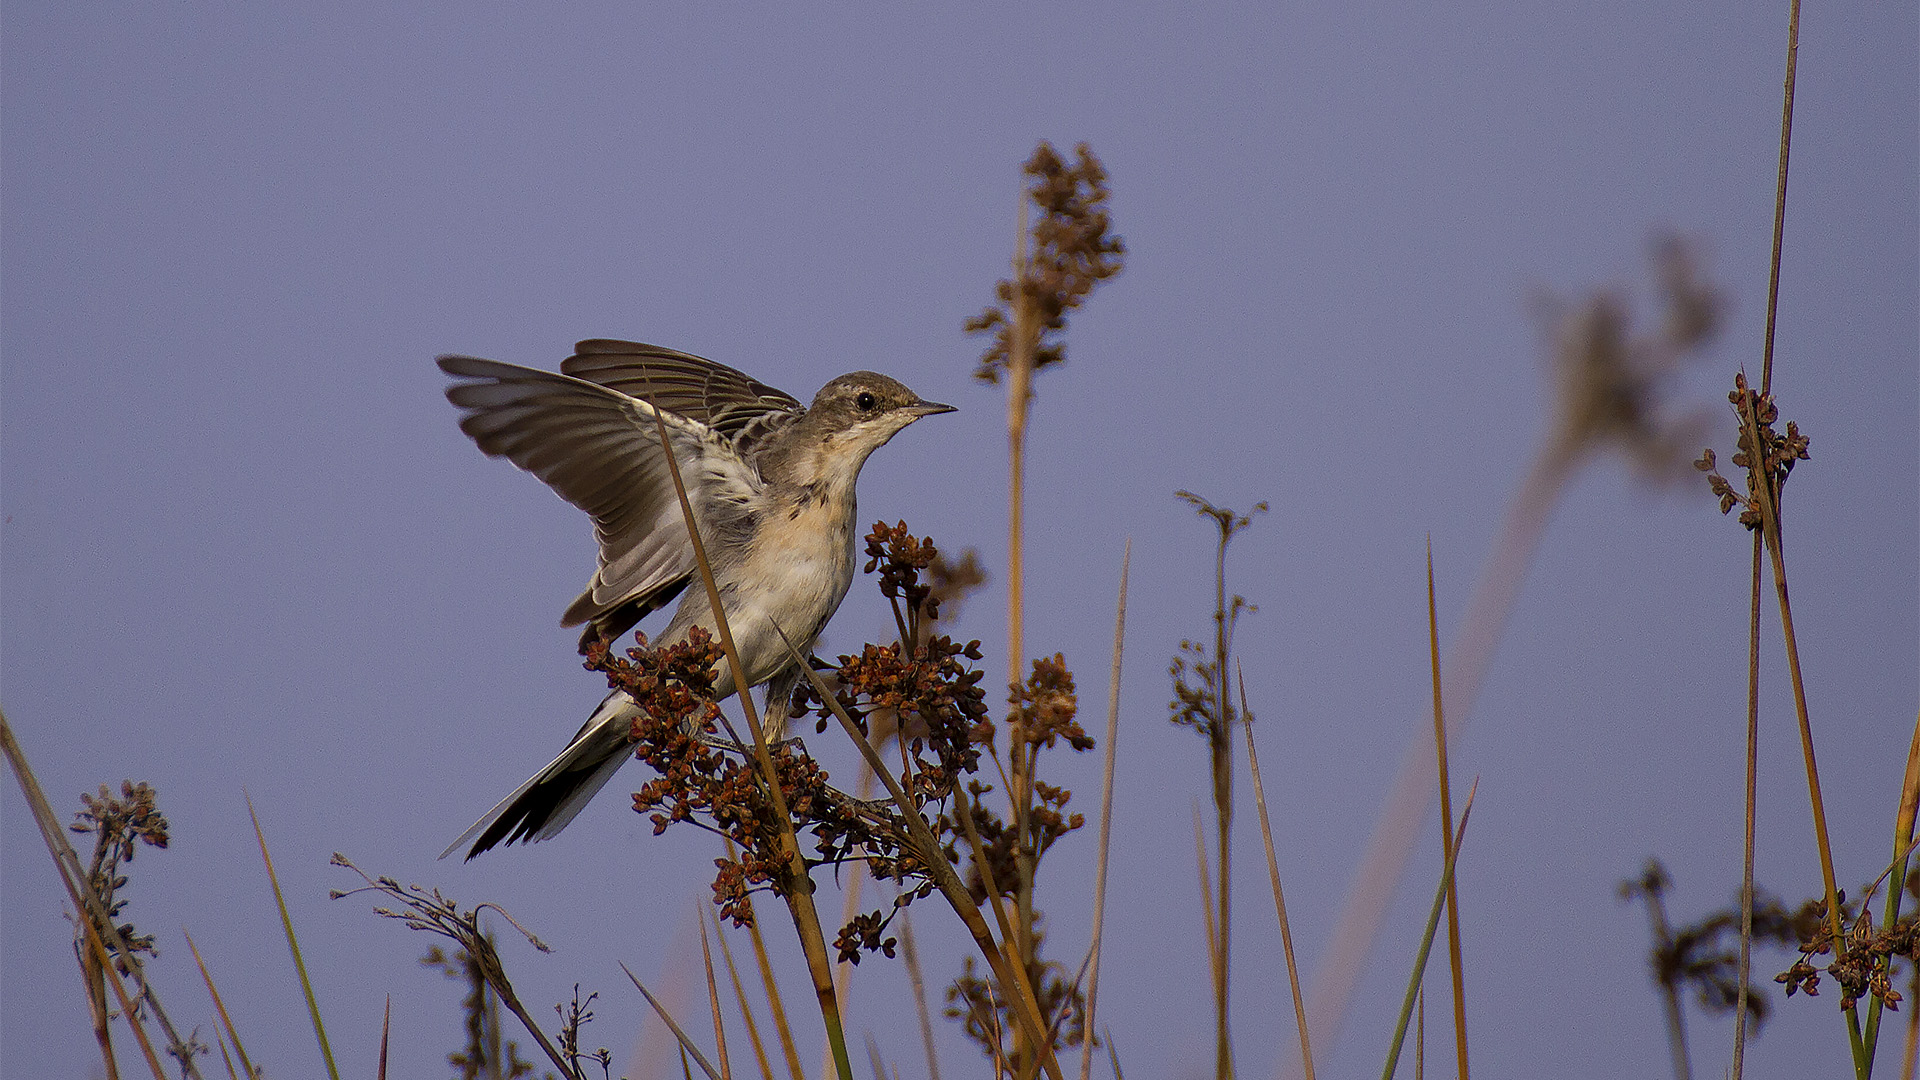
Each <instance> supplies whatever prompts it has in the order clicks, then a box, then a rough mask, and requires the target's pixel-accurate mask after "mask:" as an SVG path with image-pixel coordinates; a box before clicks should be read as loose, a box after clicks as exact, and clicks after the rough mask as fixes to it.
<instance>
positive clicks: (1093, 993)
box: [1080, 537, 1133, 1080]
mask: <svg viewBox="0 0 1920 1080" xmlns="http://www.w3.org/2000/svg"><path fill="white" fill-rule="evenodd" d="M1132 566H1133V538H1132V537H1128V538H1127V543H1126V547H1125V548H1124V549H1122V551H1121V553H1120V596H1119V599H1117V600H1116V601H1115V602H1114V614H1113V668H1112V670H1111V671H1110V672H1109V673H1108V676H1107V753H1106V762H1105V764H1104V765H1103V766H1102V769H1101V775H1100V854H1099V857H1098V861H1097V863H1096V865H1095V869H1094V876H1093V933H1092V935H1091V940H1090V943H1089V945H1088V957H1089V961H1088V971H1087V1018H1086V1027H1085V1033H1086V1034H1085V1037H1083V1038H1082V1039H1081V1040H1080V1080H1087V1078H1088V1077H1089V1076H1090V1075H1091V1074H1092V1072H1093V1030H1094V1029H1093V1025H1094V1018H1095V1015H1096V1013H1095V1009H1096V1008H1098V1006H1099V1004H1100V942H1101V936H1100V934H1101V929H1102V927H1103V926H1104V925H1105V922H1106V915H1107V865H1108V862H1109V855H1110V854H1111V853H1112V850H1113V843H1112V840H1113V761H1114V754H1115V752H1116V750H1117V747H1116V745H1115V743H1116V741H1117V740H1118V739H1119V737H1120V658H1121V656H1122V655H1123V654H1124V653H1125V651H1126V642H1127V577H1128V573H1129V571H1130V569H1131V568H1132Z"/></svg>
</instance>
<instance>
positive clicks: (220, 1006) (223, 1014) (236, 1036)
mask: <svg viewBox="0 0 1920 1080" xmlns="http://www.w3.org/2000/svg"><path fill="white" fill-rule="evenodd" d="M181 934H182V936H184V937H185V938H186V939H187V948H188V949H190V950H192V952H193V962H194V963H195V964H197V965H199V967H200V978H201V980H202V981H203V982H205V983H206V984H207V994H208V995H209V996H210V997H212V998H213V1009H214V1011H215V1012H217V1013H219V1014H220V1026H221V1027H222V1028H225V1029H226V1032H227V1038H228V1039H229V1040H231V1041H232V1043H233V1052H234V1053H235V1054H237V1055H239V1057H240V1068H241V1069H242V1070H244V1071H245V1072H246V1074H247V1077H248V1080H252V1078H253V1076H254V1075H255V1070H254V1067H253V1062H252V1061H250V1060H248V1058H247V1048H246V1047H245V1046H243V1045H241V1043H240V1033H239V1032H238V1031H235V1030H234V1028H233V1017H231V1016H229V1015H227V1004H226V1002H224V1001H221V1000H220V991H219V990H217V989H215V988H214V985H213V976H212V975H211V974H209V973H208V971H207V962H206V961H205V960H202V959H201V958H200V947H199V946H197V945H195V944H194V943H193V935H192V934H188V933H187V932H186V931H184V930H183V931H181ZM223 1052H224V1051H223Z"/></svg>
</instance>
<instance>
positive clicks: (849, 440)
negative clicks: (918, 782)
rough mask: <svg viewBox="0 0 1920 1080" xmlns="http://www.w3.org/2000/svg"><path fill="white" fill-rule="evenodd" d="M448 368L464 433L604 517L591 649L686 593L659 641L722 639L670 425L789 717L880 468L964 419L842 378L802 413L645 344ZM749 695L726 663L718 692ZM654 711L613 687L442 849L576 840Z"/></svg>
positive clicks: (705, 532) (761, 661) (747, 630)
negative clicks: (568, 833)
mask: <svg viewBox="0 0 1920 1080" xmlns="http://www.w3.org/2000/svg"><path fill="white" fill-rule="evenodd" d="M440 369H441V370H442V371H445V372H446V373H447V374H449V375H451V376H453V377H454V378H455V380H456V381H455V382H454V383H453V385H451V386H449V387H448V388H447V400H448V401H451V402H452V403H453V404H454V405H455V406H456V407H458V408H459V409H460V410H461V417H460V429H461V430H462V431H464V432H466V433H467V434H468V435H469V436H471V437H472V438H473V441H474V442H475V443H477V444H478V445H479V447H480V449H481V450H482V451H484V452H485V453H487V454H488V455H489V456H492V457H504V458H506V459H508V460H509V461H512V462H513V463H514V464H515V465H518V466H520V467H521V468H522V469H525V470H527V471H528V472H530V473H532V474H534V475H535V476H538V477H539V478H540V479H542V480H544V481H546V483H547V485H548V486H549V487H551V488H553V490H554V491H555V493H557V494H558V495H559V496H560V497H561V498H563V499H565V500H567V501H568V502H570V503H572V504H573V505H575V506H577V507H579V508H580V509H582V510H584V511H586V512H587V513H588V514H589V515H590V516H592V518H593V524H594V535H595V536H596V538H597V539H598V540H599V543H600V562H599V567H598V569H597V570H596V571H595V572H594V575H593V580H592V581H590V582H588V584H587V588H586V590H585V591H584V592H582V593H581V594H580V596H579V598H578V599H576V600H574V602H573V604H572V605H571V606H569V607H568V608H567V612H566V615H565V616H564V617H563V618H562V620H561V625H563V626H580V625H583V624H584V625H585V627H586V629H585V630H584V631H583V632H582V634H581V638H580V649H581V651H582V652H583V653H584V652H585V651H586V650H587V647H588V646H589V645H591V644H593V643H594V642H596V641H605V642H612V641H613V640H614V639H616V638H618V637H619V636H620V635H621V634H624V633H626V632H627V631H628V630H629V629H631V628H632V627H633V626H634V624H635V623H637V622H639V621H640V619H641V618H643V617H645V616H646V615H647V614H648V613H650V612H653V611H655V610H657V609H659V608H662V607H665V606H666V605H667V604H669V603H672V602H673V601H674V600H675V599H676V598H678V599H679V601H680V603H679V606H678V607H676V608H675V609H674V612H673V617H672V618H671V619H670V620H669V621H668V623H667V626H666V629H665V630H663V631H662V632H661V633H660V636H659V637H658V638H656V639H655V644H657V645H661V646H665V645H673V644H678V643H680V642H682V641H685V640H686V637H687V635H688V633H689V632H690V631H692V629H693V628H694V627H696V626H699V627H703V628H705V629H706V630H707V631H708V632H709V633H714V634H716V636H717V633H718V629H717V627H716V625H715V619H714V617H713V609H712V606H711V604H710V603H709V602H708V599H707V591H706V589H704V588H701V587H699V586H698V583H697V582H694V578H695V577H696V576H697V570H696V567H695V560H694V553H693V543H692V540H691V539H690V538H689V537H688V534H687V527H686V523H685V519H684V517H683V516H682V514H681V510H680V503H679V499H678V497H677V496H676V495H675V493H674V489H673V481H672V479H671V476H670V475H669V472H668V463H667V460H666V457H665V455H664V453H663V451H662V449H661V445H660V438H659V434H658V428H657V426H656V419H655V418H656V417H658V418H659V420H660V421H664V423H665V425H666V429H667V442H668V443H669V444H670V445H671V446H672V447H673V454H674V457H675V459H676V460H677V461H678V462H679V465H680V471H681V475H682V481H683V483H684V484H685V486H686V490H687V499H688V501H689V502H690V503H691V504H692V507H693V517H694V520H695V521H696V522H697V523H698V525H699V529H700V539H701V543H702V544H703V545H704V546H705V548H706V551H707V559H708V562H709V564H710V565H711V567H712V569H713V576H714V583H715V584H716V585H717V586H718V589H719V595H720V603H721V606H722V608H723V609H724V610H725V611H726V617H727V624H728V627H729V628H730V629H731V630H732V632H733V640H734V644H735V647H736V649H737V650H738V651H739V654H740V663H741V665H742V667H743V668H744V670H745V671H746V678H747V684H748V686H749V687H754V686H763V685H764V686H765V687H766V697H767V701H768V710H767V711H768V713H769V714H772V715H774V716H778V715H781V714H784V712H785V702H786V700H787V699H788V697H790V696H791V694H792V692H793V688H794V686H795V685H796V684H797V683H798V680H799V678H800V669H799V667H798V665H796V664H795V663H794V662H793V659H792V657H793V653H792V652H790V651H789V649H788V645H787V643H786V641H784V640H782V635H784V636H785V638H786V639H787V640H790V641H792V642H793V643H794V644H793V649H794V650H795V651H797V652H798V653H799V654H800V655H801V656H806V655H807V654H808V653H809V652H810V650H811V649H812V647H813V644H814V641H815V640H816V639H817V638H818V637H819V636H820V631H821V630H822V629H823V628H824V627H825V626H826V624H827V620H828V619H831V618H832V617H833V613H834V611H835V610H837V609H838V608H839V607H840V601H841V600H842V599H843V598H845V597H846V595H847V586H848V585H850V584H852V582H853V557H854V553H853V541H854V519H855V515H856V513H857V511H856V509H855V506H854V492H853V488H854V481H855V480H857V479H858V478H859V476H860V468H861V466H862V465H865V464H866V461H867V457H868V456H869V455H871V454H872V453H873V452H874V451H875V450H877V449H879V448H880V447H881V446H883V445H885V444H886V442H887V440H888V439H891V438H893V436H894V435H895V434H896V433H898V432H899V431H900V429H901V428H904V427H906V426H907V425H908V424H911V423H913V422H914V421H915V420H918V419H919V418H921V417H923V416H931V415H933V414H934V413H943V412H952V411H953V406H951V405H941V404H938V403H935V402H930V401H922V400H921V399H920V398H919V396H918V395H916V394H915V393H914V392H913V391H911V390H909V389H907V388H906V387H905V386H902V385H901V384H900V383H898V382H896V381H894V380H893V379H890V378H888V377H887V376H885V375H876V374H874V373H873V372H871V371H856V372H854V373H853V374H851V375H842V376H840V377H839V378H837V379H835V380H833V381H832V382H830V383H828V384H827V385H826V386H824V387H822V388H821V389H820V392H819V393H818V394H816V395H814V399H813V404H812V405H809V406H806V407H804V408H803V407H802V406H801V404H800V402H799V401H798V400H797V399H795V398H793V397H791V396H789V395H787V394H784V393H781V392H780V391H778V390H775V389H774V388H773V387H771V386H767V385H766V384H764V383H761V382H757V381H755V380H754V379H752V378H749V377H748V376H746V375H744V374H742V373H740V372H738V371H735V370H733V369H732V368H729V367H724V366H722V365H720V364H716V363H714V362H713V361H711V360H706V359H702V358H701V357H698V356H692V355H689V354H687V353H683V352H675V351H674V350H672V349H662V348H659V347H657V346H653V345H641V344H637V343H635V342H630V341H605V340H593V341H583V342H580V343H579V344H578V345H576V346H575V347H574V355H573V356H571V357H569V358H568V359H567V360H566V361H565V362H564V363H562V364H561V365H560V373H559V374H555V373H553V372H550V371H540V370H538V369H535V368H526V367H520V366H519V365H517V364H503V363H500V362H498V361H495V360H481V359H478V358H477V357H471V356H442V357H441V358H440ZM690 583H692V584H694V586H695V587H693V588H688V585H689V584H690ZM734 689H735V688H734V681H733V673H732V671H731V670H730V669H729V668H725V667H723V668H721V669H720V671H719V672H718V678H717V680H716V682H715V685H714V694H715V696H716V698H725V697H726V696H727V695H728V694H731V693H733V692H734ZM638 713H639V708H638V706H637V705H636V704H635V702H634V701H633V699H632V698H631V697H629V696H627V694H626V692H625V691H621V690H616V691H614V692H613V693H612V694H610V695H608V696H607V698H606V700H604V701H602V702H601V703H600V707H599V708H597V709H595V710H594V712H593V715H592V716H591V717H589V718H588V719H587V722H586V725H585V726H584V727H582V728H581V729H580V731H579V733H578V734H576V735H575V736H574V737H573V739H572V740H571V741H570V742H568V743H567V746H566V749H565V750H563V751H561V753H560V756H559V757H557V758H554V759H553V761H552V763H551V764H549V765H548V766H547V767H546V768H544V769H541V770H540V771H539V772H537V773H535V774H534V775H533V777H532V778H531V779H529V780H528V781H527V782H526V783H524V784H522V785H520V787H519V788H517V789H516V790H515V791H514V792H513V793H512V794H511V795H508V796H507V797H506V798H505V799H502V800H501V801H500V802H499V804H498V805H496V806H495V807H494V808H493V809H492V810H489V811H487V813H486V815H485V816H484V817H482V818H481V819H480V820H479V821H477V822H474V824H473V827H472V828H470V829H468V830H467V831H466V832H465V833H463V834H462V835H461V836H460V838H459V839H458V840H455V841H454V842H453V844H452V845H451V846H450V847H448V848H447V850H446V851H444V852H442V853H441V854H440V857H441V858H443V859H444V858H446V857H447V856H448V855H451V854H452V853H453V852H454V851H456V850H458V849H459V848H460V847H461V846H462V845H464V844H466V843H467V842H468V841H470V840H471V841H472V842H473V846H472V847H471V848H469V849H468V851H467V858H469V859H471V858H473V857H474V856H475V855H478V854H480V853H481V852H483V851H485V850H487V849H488V848H491V847H493V846H494V845H496V844H498V843H500V842H502V841H505V842H507V843H509V844H511V843H513V842H514V841H516V840H529V841H531V840H545V839H547V838H548V837H551V836H553V835H555V834H556V833H558V832H559V831H560V830H561V829H564V828H566V826H567V823H568V822H571V821H572V820H573V819H574V817H575V815H577V814H579V813H580V811H581V809H582V808H583V807H585V806H586V805H587V803H588V801H589V800H591V799H592V798H593V796H594V795H595V794H596V793H598V792H599V790H600V789H601V788H603V787H605V786H606V784H607V782H608V781H609V780H611V779H613V774H614V773H615V772H617V771H619V768H620V766H621V765H623V764H625V763H626V760H627V758H629V757H630V756H632V739H631V736H630V734H629V732H630V730H631V727H632V722H633V719H634V717H635V716H636V715H638Z"/></svg>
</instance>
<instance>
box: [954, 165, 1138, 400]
mask: <svg viewBox="0 0 1920 1080" xmlns="http://www.w3.org/2000/svg"><path fill="white" fill-rule="evenodd" d="M1074 157H1075V161H1074V163H1073V164H1071V165H1069V164H1067V162H1066V161H1064V160H1062V159H1061V157H1060V155H1059V153H1058V152H1057V151H1055V150H1054V148H1053V146H1052V145H1051V144H1049V143H1046V142H1042V143H1041V144H1040V145H1039V147H1038V148H1036V149H1035V150H1034V152H1033V157H1032V158H1030V159H1028V161H1027V164H1026V166H1025V169H1024V171H1025V172H1026V174H1027V175H1028V176H1030V177H1032V178H1033V183H1032V184H1031V185H1029V186H1028V188H1027V197H1028V198H1030V199H1032V200H1033V205H1034V206H1035V207H1036V208H1037V209H1038V210H1039V211H1040V220H1039V221H1037V222H1035V223H1034V226H1033V245H1034V249H1033V252H1032V253H1031V254H1030V255H1028V256H1027V257H1026V258H1024V259H1023V260H1022V262H1021V265H1020V268H1019V274H1018V278H1017V280H1013V281H1002V282H1000V283H999V284H998V285H997V286H995V287H994V295H995V296H996V297H997V298H998V299H997V302H996V303H994V304H993V305H992V306H991V307H988V308H987V309H986V310H984V311H982V312H981V313H980V314H978V315H976V316H974V317H973V318H971V319H968V320H967V323H966V330H967V333H969V334H992V335H993V344H992V345H990V346H988V348H987V351H986V353H985V354H984V355H983V356H981V358H980V367H979V368H978V369H977V370H975V371H974V373H973V374H974V378H977V379H979V380H981V381H982V382H989V383H997V382H999V381H1000V374H1001V372H1003V371H1005V370H1006V367H1007V361H1008V357H1009V354H1010V352H1011V350H1012V343H1013V335H1014V333H1015V332H1016V324H1024V325H1025V329H1026V332H1027V333H1029V334H1031V335H1033V338H1034V340H1035V342H1036V345H1035V348H1034V351H1033V367H1034V369H1035V370H1039V369H1040V368H1043V367H1047V366H1049V365H1052V364H1057V363H1060V362H1061V361H1062V360H1065V359H1066V353H1067V347H1066V343H1065V342H1064V341H1062V340H1061V336H1062V334H1064V333H1065V331H1066V328H1067V312H1069V311H1071V310H1073V309H1074V308H1077V307H1079V306H1080V304H1081V303H1082V302H1083V301H1084V300H1086V298H1087V294H1089V293H1091V292H1092V291H1093V288H1094V286H1096V285H1098V284H1100V283H1101V282H1102V281H1105V280H1106V279H1107V278H1110V277H1112V276H1113V275H1115V274H1118V273H1119V272H1120V270H1121V267H1122V265H1123V264H1124V262H1125V260H1126V254H1127V245H1126V242H1125V241H1124V240H1122V239H1120V238H1119V237H1117V236H1113V235H1111V234H1110V233H1109V232H1108V231H1107V230H1108V229H1109V228H1110V227H1111V225H1112V219H1111V218H1110V217H1109V216H1108V214H1107V198H1108V196H1109V194H1110V193H1109V192H1108V190H1107V170H1106V169H1105V168H1103V167H1102V166H1101V164H1100V159H1099V158H1097V157H1094V156H1093V150H1092V149H1091V148H1090V147H1088V146H1087V144H1086V143H1081V144H1080V145H1079V146H1077V147H1075V148H1074ZM1023 314H1024V316H1025V318H1022V315H1023ZM1027 320H1031V321H1030V322H1028V321H1027Z"/></svg>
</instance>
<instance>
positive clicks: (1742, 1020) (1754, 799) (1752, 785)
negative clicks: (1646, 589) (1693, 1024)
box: [1732, 533, 1762, 1080]
mask: <svg viewBox="0 0 1920 1080" xmlns="http://www.w3.org/2000/svg"><path fill="white" fill-rule="evenodd" d="M1761 545H1762V541H1761V539H1760V534H1759V533H1755V534H1753V577H1752V590H1751V596H1750V597H1749V600H1748V604H1747V613H1748V614H1747V792H1746V794H1747V820H1746V846H1745V849H1744V850H1743V851H1742V853H1741V862H1740V866H1741V869H1740V961H1739V970H1738V971H1737V973H1736V980H1735V981H1736V983H1737V985H1738V986H1739V989H1738V990H1737V991H1736V999H1735V1003H1734V1013H1733V1071H1732V1080H1741V1077H1742V1076H1743V1075H1744V1074H1745V1073H1744V1070H1745V1069H1746V1060H1747V980H1748V977H1749V976H1750V975H1751V974H1752V971H1753V838H1754V821H1755V818H1756V812H1757V807H1758V805H1759V779H1760V548H1761Z"/></svg>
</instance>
